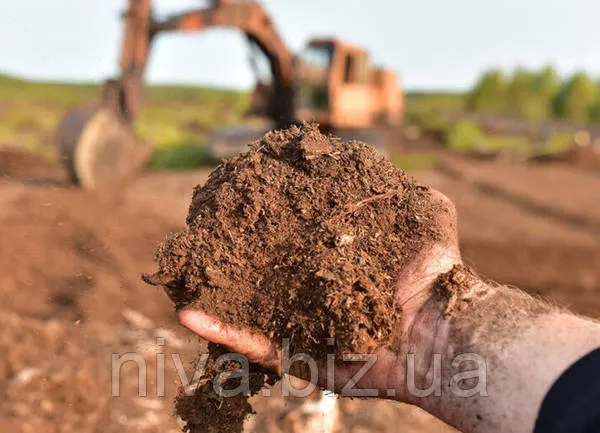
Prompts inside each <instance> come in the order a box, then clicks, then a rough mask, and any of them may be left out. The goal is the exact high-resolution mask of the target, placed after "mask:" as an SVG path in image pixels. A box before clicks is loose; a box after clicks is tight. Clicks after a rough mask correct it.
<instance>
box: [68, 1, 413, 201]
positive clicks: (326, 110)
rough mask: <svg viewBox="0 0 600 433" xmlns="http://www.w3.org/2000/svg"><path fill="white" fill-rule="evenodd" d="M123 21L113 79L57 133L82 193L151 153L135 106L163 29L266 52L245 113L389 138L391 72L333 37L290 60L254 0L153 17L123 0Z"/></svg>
mask: <svg viewBox="0 0 600 433" xmlns="http://www.w3.org/2000/svg"><path fill="white" fill-rule="evenodd" d="M124 21H125V31H124V38H123V45H122V49H121V57H120V75H119V77H118V78H116V79H109V80H107V81H106V82H105V83H104V85H103V88H102V97H101V103H100V104H99V106H98V107H96V108H93V109H75V110H73V111H71V112H69V113H67V114H66V115H65V116H64V117H63V119H62V120H61V122H60V123H59V126H58V130H57V134H56V143H57V146H58V150H59V153H60V156H61V160H62V161H63V163H64V165H65V168H66V170H67V172H68V174H69V177H70V179H71V180H72V181H73V182H74V183H76V184H78V185H80V186H82V187H84V188H87V189H104V188H114V187H117V186H118V185H120V184H122V183H123V182H124V180H126V179H129V178H130V177H131V176H132V175H133V173H134V172H135V171H136V168H139V167H141V166H142V164H143V163H144V161H145V160H146V158H147V156H148V155H149V153H150V150H151V149H147V148H145V147H144V146H140V145H139V144H138V140H137V139H136V136H135V133H134V127H133V126H134V124H135V120H136V118H137V117H138V115H139V113H140V109H141V107H142V103H143V94H144V73H145V70H146V67H147V64H148V59H149V54H150V50H151V46H152V42H153V41H154V40H155V38H156V37H157V36H159V35H160V34H163V33H165V32H176V31H179V32H199V31H202V30H205V29H209V28H212V27H229V28H234V29H238V30H239V31H241V32H242V33H243V34H244V35H245V36H246V38H247V39H248V41H249V42H250V44H251V45H252V46H253V47H256V48H258V50H259V51H260V52H262V53H263V54H264V56H265V57H266V59H267V60H268V63H269V65H270V75H271V80H270V82H268V83H267V82H263V81H262V80H258V82H257V85H256V88H255V90H254V92H253V94H252V98H251V104H250V109H249V113H250V114H252V115H259V116H264V117H267V118H268V119H270V120H271V121H272V126H273V127H274V128H284V127H287V126H289V125H291V124H293V123H295V122H299V121H302V120H307V121H316V122H318V123H319V124H320V127H321V128H322V129H323V130H324V131H325V132H332V133H336V134H337V135H339V136H341V137H343V138H347V139H350V138H354V139H362V140H365V141H369V142H372V143H378V142H381V141H382V138H381V137H384V138H383V141H384V142H385V141H386V140H388V139H389V138H390V137H393V136H394V133H395V131H397V130H398V127H399V125H400V122H401V118H402V112H403V95H402V91H401V90H400V86H399V80H398V77H397V75H396V74H395V73H394V72H393V71H391V70H387V69H380V68H374V67H373V66H371V64H370V60H369V56H368V53H366V52H365V51H364V50H362V49H360V48H358V47H355V46H352V45H350V44H347V43H345V42H343V41H340V40H338V39H314V40H311V41H310V42H309V43H308V45H307V47H306V49H305V50H304V51H303V52H302V53H301V54H300V55H294V54H293V53H292V52H291V51H290V49H289V48H288V47H287V46H286V44H285V43H284V41H283V40H282V38H281V37H280V35H279V33H278V32H277V29H276V27H275V25H274V24H273V22H272V20H271V18H270V17H269V15H268V14H267V12H266V11H265V10H264V9H263V8H262V7H261V5H260V4H259V3H256V2H255V1H251V0H250V1H242V0H212V1H211V3H210V5H209V6H208V7H206V8H201V9H197V10H189V11H186V12H183V13H180V14H177V15H173V16H170V17H167V18H165V19H162V20H159V19H156V18H155V16H154V14H153V13H152V4H151V0H129V6H128V9H127V11H126V13H125V14H124ZM226 135H227V134H226ZM250 138H252V139H253V138H256V137H244V138H243V139H240V137H238V139H237V140H234V143H231V142H229V144H228V145H225V147H223V146H220V147H218V146H214V145H213V146H212V148H213V150H214V153H215V154H216V155H217V156H219V157H223V156H229V155H231V154H235V153H237V152H238V151H240V150H243V148H242V147H240V146H242V145H243V144H245V143H247V142H248V141H250ZM142 149H143V150H142Z"/></svg>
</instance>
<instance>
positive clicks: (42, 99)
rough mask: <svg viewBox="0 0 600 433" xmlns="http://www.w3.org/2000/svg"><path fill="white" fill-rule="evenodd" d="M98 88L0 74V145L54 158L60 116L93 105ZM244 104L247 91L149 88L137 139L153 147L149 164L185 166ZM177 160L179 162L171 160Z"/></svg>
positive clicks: (236, 118)
mask: <svg viewBox="0 0 600 433" xmlns="http://www.w3.org/2000/svg"><path fill="white" fill-rule="evenodd" d="M100 92H101V86H100V85H99V84H67V83H45V82H30V81H25V80H21V79H18V78H14V77H10V76H6V75H0V146H2V147H13V148H18V149H23V150H26V151H31V152H36V153H40V154H44V155H47V156H49V157H52V156H55V150H54V146H53V136H54V133H55V130H56V127H57V125H58V122H59V120H60V118H61V117H62V115H63V114H64V113H65V112H67V111H68V110H70V109H72V108H75V107H81V106H89V105H93V104H97V103H98V102H99V98H100ZM248 104H249V94H248V92H241V91H235V90H228V89H216V88H203V87H191V86H148V87H147V88H146V95H145V103H144V106H143V108H142V111H141V113H140V116H139V118H138V119H137V121H136V123H135V125H134V126H135V129H136V133H137V135H138V137H139V138H140V140H141V141H143V142H145V143H148V144H150V145H152V146H153V147H154V149H155V155H154V156H153V157H152V160H151V166H152V167H158V168H160V167H163V166H164V167H172V166H175V167H180V166H182V167H183V166H185V164H187V162H186V161H188V160H189V161H193V162H194V163H198V161H200V160H202V158H203V157H201V156H200V154H201V153H202V151H201V149H202V146H203V143H204V141H205V138H206V134H207V133H208V132H210V131H212V130H214V129H217V128H220V127H223V126H226V125H231V124H235V123H238V122H239V121H240V120H241V118H242V116H243V113H244V112H245V110H246V107H247V106H248ZM167 151H170V152H172V155H171V156H168V155H169V152H167ZM177 158H181V159H182V162H181V163H175V162H174V161H175V160H177ZM191 163H192V162H189V164H191Z"/></svg>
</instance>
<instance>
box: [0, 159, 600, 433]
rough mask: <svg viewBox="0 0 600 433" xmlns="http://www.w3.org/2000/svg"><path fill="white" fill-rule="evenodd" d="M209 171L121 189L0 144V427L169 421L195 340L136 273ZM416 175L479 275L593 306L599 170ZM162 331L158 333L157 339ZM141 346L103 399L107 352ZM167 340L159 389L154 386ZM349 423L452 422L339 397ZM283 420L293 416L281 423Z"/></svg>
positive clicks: (598, 260)
mask: <svg viewBox="0 0 600 433" xmlns="http://www.w3.org/2000/svg"><path fill="white" fill-rule="evenodd" d="M208 173H209V169H202V170H196V171H187V172H159V173H156V172H154V173H153V172H147V173H144V174H143V175H142V176H141V177H139V178H138V179H136V180H135V181H134V182H132V183H131V184H130V185H129V186H127V187H126V188H124V189H123V190H122V191H121V192H120V193H119V194H114V195H111V196H104V195H97V194H92V193H88V192H84V191H80V190H77V189H74V188H72V187H68V186H65V185H64V184H63V174H62V170H61V169H60V168H59V167H58V166H56V165H54V164H52V163H48V162H47V161H46V160H45V159H43V158H40V157H37V156H26V155H23V154H21V153H19V152H14V151H6V150H5V151H1V152H0V228H1V232H2V235H1V236H0V268H1V269H2V273H1V275H0V287H1V290H0V326H1V327H2V329H3V332H2V333H1V334H0V347H1V348H2V353H4V354H5V356H3V357H2V358H1V359H0V390H1V391H2V394H3V395H4V398H3V399H2V401H1V402H0V430H1V431H22V432H38V431H45V432H90V433H91V432H161V433H165V432H173V433H174V432H177V431H179V429H180V425H179V424H178V421H177V419H176V418H175V417H174V415H173V413H174V409H173V406H172V401H173V398H174V397H175V395H176V392H177V384H178V383H179V379H178V373H177V370H176V367H175V364H174V362H173V360H172V357H171V355H172V354H178V355H179V356H180V359H181V363H182V365H183V366H185V367H186V368H189V367H190V366H191V365H192V361H193V360H194V354H195V353H197V351H198V350H199V349H201V348H202V347H203V345H204V343H203V342H201V341H199V340H198V339H196V338H194V337H192V336H191V335H190V334H189V333H188V332H186V331H185V330H183V329H181V328H180V327H179V326H178V325H177V324H176V323H175V321H174V319H173V314H172V313H173V312H172V309H171V304H170V303H169V302H168V300H167V299H166V296H165V295H164V294H163V293H162V292H161V291H158V290H156V289H154V288H151V287H148V286H146V285H145V284H143V283H142V282H141V280H140V274H141V273H142V272H148V271H151V270H153V269H154V265H153V253H154V250H155V247H156V245H157V243H158V242H160V241H161V240H162V239H163V238H164V237H165V236H166V234H167V233H169V232H170V231H174V230H177V229H179V228H180V227H181V226H182V225H183V223H184V220H185V215H186V213H187V205H188V203H189V201H190V197H191V192H192V188H193V187H194V186H195V185H196V184H199V183H202V182H204V181H205V180H206V178H207V175H208ZM414 174H415V176H416V177H417V178H418V179H419V180H420V181H422V182H424V183H428V184H430V185H432V186H434V187H436V188H438V189H439V190H441V191H442V192H444V193H446V194H447V195H448V196H449V197H450V198H452V199H453V200H454V201H455V203H456V205H457V207H458V211H459V230H460V234H461V242H462V251H463V255H464V258H465V260H466V261H467V262H468V263H470V264H472V265H473V266H474V267H475V268H476V269H477V270H478V271H479V272H481V273H483V274H485V275H486V276H488V277H490V278H492V279H494V280H496V281H499V282H501V283H505V284H512V285H515V286H519V287H521V288H523V289H525V290H527V291H529V292H531V293H535V294H539V295H540V296H543V297H547V298H548V299H550V300H551V301H552V302H554V303H556V304H558V305H561V306H565V307H568V308H571V309H573V310H574V311H577V312H579V313H584V314H588V315H591V316H594V317H600V196H599V195H598V194H597V191H598V190H600V176H599V175H598V174H597V173H595V172H591V171H584V170H580V169H577V168H572V167H569V166H565V165H558V164H547V165H508V164H498V163H491V162H480V161H478V162H475V161H467V160H465V159H462V158H458V157H452V156H447V155H443V156H442V157H441V160H440V163H439V164H438V165H437V168H429V169H426V170H421V171H416V172H415V173H414ZM159 337H160V338H164V339H165V340H164V341H165V344H164V346H160V345H158V344H157V338H159ZM134 351H135V352H137V353H141V354H142V355H143V357H144V359H145V360H146V363H147V367H148V370H147V373H148V377H147V392H148V397H147V398H141V397H138V396H137V388H138V383H137V371H136V368H135V365H132V364H127V365H126V366H125V367H123V371H122V373H121V380H120V384H121V389H120V395H121V396H120V397H111V387H110V384H111V369H110V364H111V355H112V354H114V353H116V354H125V353H128V352H134ZM157 353H165V358H166V362H165V365H166V373H165V384H166V385H165V390H166V392H165V394H166V395H165V396H158V395H157V391H156V389H157V381H159V379H160V378H159V377H157V375H156V369H155V366H156V362H157V361H156V360H157ZM256 408H257V410H258V412H259V415H258V417H257V418H256V419H255V420H254V421H253V424H252V425H249V426H248V431H260V432H263V431H267V432H279V431H290V432H291V431H293V430H292V426H293V423H292V422H291V421H289V420H291V419H293V416H292V415H290V413H291V412H293V409H292V408H290V407H289V406H287V405H285V404H284V403H283V402H282V401H281V400H279V399H275V398H272V399H268V400H264V399H263V400H258V401H256ZM342 411H343V412H344V414H345V415H346V416H345V418H344V419H345V421H344V425H343V428H342V431H343V432H351V433H366V432H382V433H383V432H385V433H388V432H389V433H392V432H398V431H402V432H421V431H427V432H438V431H439V432H444V431H451V430H450V429H449V428H447V427H445V426H443V425H442V424H441V423H439V422H437V421H435V420H433V419H431V418H430V417H429V416H427V415H426V414H424V413H422V412H420V411H418V410H416V409H414V408H411V407H408V406H405V405H399V404H393V403H387V402H359V401H344V402H343V403H342ZM288 421H289V422H288Z"/></svg>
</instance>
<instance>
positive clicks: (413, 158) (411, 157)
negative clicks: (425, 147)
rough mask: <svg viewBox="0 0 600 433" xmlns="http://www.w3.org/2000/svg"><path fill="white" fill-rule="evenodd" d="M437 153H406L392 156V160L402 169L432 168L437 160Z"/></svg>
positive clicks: (409, 170)
mask: <svg viewBox="0 0 600 433" xmlns="http://www.w3.org/2000/svg"><path fill="white" fill-rule="evenodd" d="M439 159H440V157H439V155H437V154H435V153H427V152H423V153H407V154H405V155H397V156H394V157H392V162H393V163H394V164H395V165H396V166H397V167H398V168H401V169H402V170H404V171H408V172H411V171H417V170H426V169H428V168H433V167H435V166H436V165H437V163H438V162H439Z"/></svg>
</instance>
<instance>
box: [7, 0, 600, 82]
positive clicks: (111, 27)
mask: <svg viewBox="0 0 600 433" xmlns="http://www.w3.org/2000/svg"><path fill="white" fill-rule="evenodd" d="M261 3H262V4H263V5H264V6H265V8H266V9H267V10H268V11H269V13H270V14H271V16H272V18H273V20H274V22H275V24H276V25H277V27H278V29H279V32H280V34H281V36H282V37H283V39H284V40H285V41H286V42H287V44H288V45H289V46H290V47H291V48H292V49H293V50H294V51H295V52H298V51H300V50H301V49H302V47H303V46H305V44H306V42H307V41H308V40H309V39H310V38H312V37H317V36H335V37H340V38H342V39H344V40H347V41H349V42H351V43H354V44H357V45H360V46H363V47H365V48H366V49H368V51H369V52H370V53H371V56H372V59H373V61H374V62H375V63H377V64H379V65H382V66H386V67H390V68H392V69H394V70H396V71H397V72H398V73H399V74H400V76H401V79H402V82H403V85H404V87H405V88H408V89H412V90H417V89H421V90H425V89H427V90H463V89H466V88H468V87H469V86H471V85H472V83H473V82H474V80H475V79H476V78H477V76H478V75H479V74H480V73H481V71H483V70H484V69H487V68H490V67H501V68H503V69H506V70H507V71H509V70H511V69H513V68H515V67H517V66H523V67H528V68H541V67H542V66H544V65H547V64H551V65H552V66H554V67H556V68H557V70H558V71H559V73H560V74H562V75H567V74H570V73H573V72H574V71H576V70H586V71H588V72H589V73H591V74H594V75H598V76H600V25H598V17H600V2H599V1H598V0H502V1H489V0H261ZM126 4H127V2H126V0H0V41H1V42H0V72H3V73H10V74H14V75H19V76H23V77H26V78H31V79H43V80H61V81H98V80H102V79H104V78H107V77H109V76H113V75H115V74H116V73H117V72H118V69H117V61H118V54H119V50H120V41H121V33H122V28H121V23H120V20H119V18H118V17H119V13H120V12H121V11H123V10H124V9H125V7H126ZM204 5H206V3H205V2H204V1H203V0H155V1H154V7H155V11H156V13H157V14H158V15H161V16H164V15H166V14H169V13H172V12H178V11H181V10H183V9H185V8H189V7H202V6H204ZM248 53H249V50H248V47H247V43H246V41H245V39H244V38H243V37H242V35H241V34H240V33H239V32H238V31H236V30H232V29H211V30H208V31H205V32H202V33H197V34H192V35H190V34H185V35H183V34H169V35H162V36H160V37H159V38H158V40H157V41H156V42H155V45H154V48H153V51H152V57H151V60H150V64H149V67H148V71H147V78H148V81H150V82H153V83H182V84H201V85H218V86H224V87H235V88H249V87H251V86H252V85H253V83H254V76H253V74H252V70H251V68H250V66H249V63H248Z"/></svg>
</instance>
